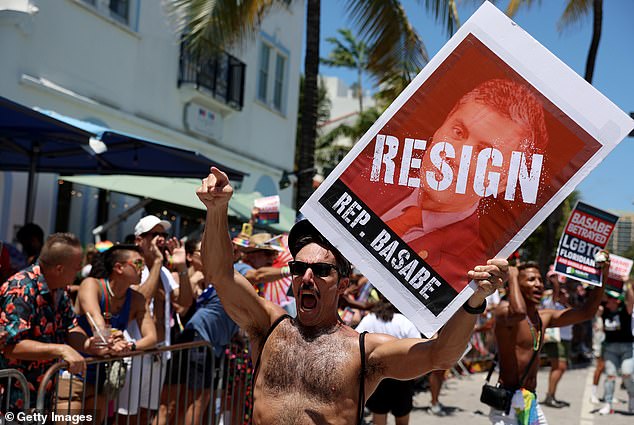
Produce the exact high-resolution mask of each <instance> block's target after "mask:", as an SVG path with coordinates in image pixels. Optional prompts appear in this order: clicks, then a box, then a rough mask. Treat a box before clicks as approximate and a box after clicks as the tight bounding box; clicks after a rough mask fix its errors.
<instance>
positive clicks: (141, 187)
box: [60, 175, 295, 232]
mask: <svg viewBox="0 0 634 425" xmlns="http://www.w3.org/2000/svg"><path fill="white" fill-rule="evenodd" d="M60 180H64V181H69V182H73V183H79V184H83V185H86V186H93V187H97V188H99V189H106V190H111V191H113V192H120V193H125V194H128V195H134V196H138V197H140V198H150V199H156V200H157V201H164V202H170V203H172V204H177V205H183V206H186V207H190V208H196V209H199V210H204V209H205V206H204V205H203V204H202V202H200V200H199V199H198V197H197V196H196V188H197V187H198V186H200V180H199V179H186V178H171V177H146V176H123V175H113V176H66V177H60ZM261 197H262V195H261V194H260V193H259V192H250V193H240V192H235V193H234V194H233V197H232V198H231V201H230V202H229V214H230V215H232V216H235V217H238V218H239V219H241V220H244V221H248V220H249V218H250V217H251V208H252V207H253V201H254V200H256V199H257V198H261ZM293 223H295V210H293V209H292V208H289V207H287V206H285V205H280V222H279V223H278V224H271V225H268V227H270V228H272V229H274V230H277V231H279V232H288V231H289V230H290V228H291V227H292V226H293Z"/></svg>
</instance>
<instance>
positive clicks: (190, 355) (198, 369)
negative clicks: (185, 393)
mask: <svg viewBox="0 0 634 425" xmlns="http://www.w3.org/2000/svg"><path fill="white" fill-rule="evenodd" d="M193 341H202V338H201V336H200V334H199V333H198V332H196V331H195V330H193V329H185V330H184V331H183V332H182V333H181V334H180V335H178V337H177V338H176V341H175V342H174V343H175V344H181V343H185V342H193ZM211 353H212V350H211V349H210V348H209V347H197V348H191V349H189V350H177V351H173V352H172V357H171V358H170V359H169V361H168V363H167V370H168V377H167V380H168V381H167V383H168V384H172V385H174V384H187V385H188V387H189V388H191V389H202V388H205V389H209V388H211V386H212V381H213V387H214V388H217V387H218V381H219V380H220V373H221V371H220V366H221V364H222V357H221V356H218V357H216V358H215V361H214V362H213V367H212V359H211Z"/></svg>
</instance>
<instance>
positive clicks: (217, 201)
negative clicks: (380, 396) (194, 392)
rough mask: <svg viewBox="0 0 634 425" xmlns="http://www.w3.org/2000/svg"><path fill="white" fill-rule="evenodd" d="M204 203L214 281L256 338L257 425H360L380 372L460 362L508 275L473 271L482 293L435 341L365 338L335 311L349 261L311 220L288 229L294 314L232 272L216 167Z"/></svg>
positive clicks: (221, 177)
mask: <svg viewBox="0 0 634 425" xmlns="http://www.w3.org/2000/svg"><path fill="white" fill-rule="evenodd" d="M196 192H197V195H198V197H199V198H200V200H201V201H202V202H203V203H204V204H205V206H206V207H207V217H206V226H205V234H204V238H203V244H202V251H203V252H202V254H203V266H204V273H205V276H206V278H207V281H210V282H214V286H215V288H216V290H217V292H218V295H219V297H220V299H221V301H222V304H223V305H224V307H225V309H226V311H227V313H228V314H229V315H230V316H231V317H232V318H233V320H234V321H235V322H236V323H237V324H238V325H239V326H240V327H241V328H243V329H245V330H246V331H247V333H248V335H249V338H250V340H251V344H252V356H253V359H254V363H255V365H256V366H255V370H254V404H253V406H254V407H253V423H254V424H316V423H332V424H355V423H359V422H360V419H361V418H362V416H363V405H364V403H365V401H366V400H367V398H368V397H369V396H370V395H371V394H372V392H373V391H374V390H375V389H376V387H377V385H378V384H379V382H380V381H381V380H382V379H383V378H394V379H400V380H406V379H413V378H415V377H418V376H421V375H423V374H425V373H427V372H429V371H431V370H434V369H448V368H450V367H451V366H453V364H454V363H455V362H456V361H457V360H458V359H459V357H460V356H461V354H462V353H463V352H464V349H465V347H466V345H467V342H468V340H469V337H470V335H471V331H472V330H473V327H474V325H475V320H476V317H477V313H479V312H482V311H484V308H485V307H486V301H485V298H486V296H488V295H489V294H491V293H493V291H495V290H496V289H497V288H499V287H500V286H501V285H502V284H503V282H504V280H506V277H507V273H508V263H507V262H506V260H499V259H496V260H489V261H488V263H487V264H486V265H482V266H477V267H475V268H474V270H471V271H469V273H468V275H469V278H470V279H474V280H475V281H476V282H477V285H478V286H477V289H476V291H475V292H474V294H473V295H472V296H471V297H470V298H469V300H468V301H467V302H466V303H465V304H464V308H461V309H459V310H458V311H457V312H456V314H455V315H454V316H453V317H452V318H451V319H450V320H449V321H448V322H447V324H446V325H445V326H444V329H443V331H442V332H441V333H440V334H439V336H438V338H437V339H434V340H430V341H427V340H422V339H418V338H410V339H401V340H398V339H396V338H395V337H393V336H389V335H384V334H368V335H367V336H365V338H364V337H363V336H360V334H359V333H357V332H356V331H354V330H353V329H352V328H350V327H348V326H346V325H344V324H343V323H342V321H341V320H340V318H339V316H338V314H337V303H338V300H339V295H340V294H342V293H343V292H344V290H345V289H346V287H347V285H348V275H349V273H350V264H349V263H348V261H347V260H346V259H345V258H344V257H343V256H342V255H341V253H339V251H337V250H336V249H335V248H334V247H333V246H332V245H331V244H330V243H329V242H328V241H327V240H325V239H324V237H323V236H322V235H321V234H319V232H318V231H317V230H316V229H315V228H314V227H313V226H312V225H311V224H310V223H309V222H308V221H306V220H303V221H300V222H299V223H297V224H296V225H295V226H294V227H293V229H291V232H290V234H289V248H290V251H291V254H293V257H294V258H295V261H293V262H291V263H290V264H289V266H290V269H291V274H292V276H293V278H292V279H293V281H292V288H293V295H294V296H295V298H296V299H297V301H298V308H297V313H298V314H297V318H296V319H291V318H290V317H289V316H287V315H286V314H285V312H284V310H283V309H282V308H281V307H279V306H277V305H275V304H273V303H271V302H269V301H266V300H264V299H263V298H260V297H258V296H257V294H256V293H255V291H254V290H253V288H252V286H251V284H250V283H249V282H248V281H247V280H246V279H245V278H244V277H243V276H242V275H241V274H239V273H236V272H234V270H233V251H232V246H231V240H230V239H229V235H228V225H227V205H228V203H229V199H230V198H231V195H232V193H233V189H232V187H231V186H230V184H229V180H228V178H227V176H226V175H225V174H224V173H222V172H221V171H219V170H218V169H216V168H212V169H211V173H210V174H209V176H208V177H207V178H205V179H204V180H203V181H202V185H201V187H199V188H198V190H197V191H196Z"/></svg>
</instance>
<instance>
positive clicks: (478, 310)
mask: <svg viewBox="0 0 634 425" xmlns="http://www.w3.org/2000/svg"><path fill="white" fill-rule="evenodd" d="M462 308H464V311H466V312H467V313H469V314H482V313H484V310H486V308H487V300H486V298H485V300H484V301H483V302H482V304H480V306H479V307H476V308H473V307H471V306H470V305H469V301H467V302H466V303H464V304H462Z"/></svg>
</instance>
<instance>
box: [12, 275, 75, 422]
mask: <svg viewBox="0 0 634 425" xmlns="http://www.w3.org/2000/svg"><path fill="white" fill-rule="evenodd" d="M0 325H3V326H4V327H5V330H6V331H7V333H8V335H7V340H6V343H5V345H6V346H9V345H14V344H17V343H19V342H20V341H22V340H27V339H28V340H33V341H38V342H42V343H53V344H64V343H65V341H66V337H67V335H68V331H69V330H70V329H72V328H74V327H75V326H77V319H76V317H75V312H74V310H73V306H72V302H71V300H70V298H69V296H68V293H67V292H66V290H65V289H58V290H51V289H49V287H48V285H47V284H46V280H45V279H44V275H43V274H42V272H41V270H40V266H39V265H37V264H35V265H32V266H30V267H27V268H26V269H24V270H22V271H20V272H18V273H16V274H14V275H13V276H11V277H10V278H9V280H7V281H6V282H5V283H4V284H2V286H0ZM57 360H58V359H50V360H10V359H7V358H6V357H4V356H3V355H0V370H1V369H17V370H18V371H20V372H21V373H22V374H24V376H25V377H26V380H27V381H28V384H29V390H30V392H31V402H30V404H31V407H33V406H35V401H36V397H37V390H38V388H39V385H40V382H41V381H42V378H43V376H44V373H45V372H46V370H47V369H48V368H49V367H50V366H51V365H53V364H54V363H55V362H56V361H57ZM6 386H7V382H6V381H5V382H2V381H0V400H2V399H3V398H5V397H7V396H9V398H10V400H9V406H10V408H9V410H12V409H18V410H22V409H24V408H26V407H28V406H24V400H23V395H22V390H21V388H20V385H19V384H18V382H17V381H16V380H15V379H14V380H12V381H11V388H10V391H9V389H8V388H6ZM47 387H48V388H47V393H48V394H50V395H51V396H52V394H53V391H52V390H53V388H54V382H53V381H50V382H48V385H47ZM8 393H10V394H8ZM49 402H50V400H49ZM5 403H6V399H5V400H2V408H4V407H5ZM47 404H48V403H47Z"/></svg>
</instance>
